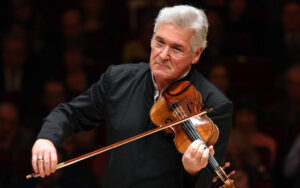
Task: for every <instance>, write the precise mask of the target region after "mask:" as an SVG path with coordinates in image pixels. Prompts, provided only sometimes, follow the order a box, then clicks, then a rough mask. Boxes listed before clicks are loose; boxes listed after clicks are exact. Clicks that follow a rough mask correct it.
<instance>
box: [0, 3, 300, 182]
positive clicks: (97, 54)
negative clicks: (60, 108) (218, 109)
mask: <svg viewBox="0 0 300 188" xmlns="http://www.w3.org/2000/svg"><path fill="white" fill-rule="evenodd" d="M128 2H129V0H127V1H124V2H123V1H122V2H121V1H120V2H117V3H118V4H119V5H120V6H115V5H116V2H115V1H107V0H72V1H71V0H67V1H63V2H62V1H58V0H52V1H37V0H11V1H1V2H0V23H1V24H0V42H1V44H2V45H1V49H0V50H1V57H0V97H1V101H4V102H2V103H0V140H1V142H0V156H1V161H3V163H2V164H3V165H2V166H1V178H0V180H1V182H0V187H1V186H2V187H9V186H11V187H55V186H61V187H68V186H69V187H76V186H77V187H78V186H84V185H88V186H90V187H95V186H96V187H99V186H100V185H101V183H102V182H101V181H102V177H103V174H104V160H105V155H100V156H98V157H95V158H93V159H91V160H87V161H86V162H82V163H81V164H78V165H77V166H75V167H74V168H72V167H70V168H69V169H66V170H62V171H60V172H59V171H58V172H57V174H55V175H54V176H53V177H49V178H46V179H38V180H33V181H27V182H25V181H24V176H25V175H26V174H28V173H30V172H31V171H32V170H31V168H30V148H31V146H32V145H31V144H32V143H31V139H32V136H34V135H36V134H37V133H38V131H39V129H40V126H41V124H42V121H43V118H45V117H46V116H47V115H48V113H49V111H50V110H51V109H53V107H55V106H56V105H57V104H59V103H60V102H64V101H67V100H69V99H70V98H72V97H74V96H76V95H78V94H79V93H81V92H83V91H84V90H86V89H87V88H88V87H89V86H90V84H91V83H93V82H95V81H97V80H98V79H99V77H100V75H101V73H102V72H103V71H104V70H105V69H106V68H107V67H108V66H109V65H111V64H120V63H136V62H139V61H146V62H147V61H148V57H147V56H148V55H149V51H150V48H149V43H150V39H151V32H152V30H153V23H152V22H153V20H152V19H151V15H155V14H156V13H157V12H155V11H156V10H157V9H156V8H155V7H154V5H155V6H156V5H157V4H159V5H162V4H164V5H168V4H170V5H173V4H175V3H176V4H180V3H189V4H192V5H195V6H198V7H200V8H203V9H204V10H205V11H206V13H207V17H208V20H209V25H210V27H209V32H208V45H207V49H205V50H204V52H203V54H202V56H203V58H201V61H200V62H199V63H197V64H196V67H197V69H198V70H199V71H201V72H203V74H204V75H205V76H207V78H208V79H209V80H210V81H211V82H212V83H213V84H214V85H216V86H217V87H218V88H219V89H220V90H222V91H223V92H224V93H225V94H226V95H227V96H228V97H229V98H230V99H231V100H232V101H233V103H234V104H236V106H237V108H236V113H235V125H234V126H233V132H232V134H231V137H230V141H229V145H228V153H227V154H226V159H227V160H228V161H230V162H231V163H232V168H233V169H235V170H236V171H237V172H236V174H235V175H234V176H233V179H234V180H235V182H236V186H237V187H254V188H258V187H272V186H275V187H283V186H289V187H292V186H299V184H297V183H298V182H299V181H296V180H298V179H299V178H298V177H297V175H298V174H299V172H298V171H299V169H296V168H295V169H293V168H291V167H290V166H291V165H292V164H296V163H292V162H293V159H292V156H293V154H294V153H296V152H295V150H297V145H299V144H298V142H299V141H298V140H297V139H296V138H298V137H299V136H298V135H299V132H300V126H299V125H300V123H299V117H300V114H299V109H300V107H299V104H300V103H299V99H300V94H299V85H300V80H299V79H300V77H299V75H300V68H299V67H300V66H299V62H300V60H299V54H300V51H299V49H300V39H299V38H300V36H299V33H300V5H299V1H295V0H291V1H258V0H255V1H249V0H228V1H226V0H201V1H198V0H189V1H185V0H181V1H180V0H171V1H155V2H151V1H149V2H148V4H145V5H144V8H143V9H141V11H140V12H138V13H137V14H136V17H134V16H133V17H132V15H134V14H132V12H130V11H131V10H127V8H124V7H127V6H126V3H128ZM132 2H133V4H134V2H137V3H138V2H139V1H131V3H132ZM160 3H161V4H160ZM137 6H138V5H137ZM119 7H121V8H119ZM279 9H280V10H281V12H279V11H278V10H279ZM141 15H142V16H141ZM271 15H272V16H273V17H268V16H271ZM149 18H150V19H149ZM275 18H277V19H275ZM129 19H135V20H136V21H137V25H139V28H137V31H136V32H137V33H134V34H133V33H132V30H130V29H129V28H130V27H129V25H130V24H129V23H131V22H130V20H129ZM145 20H147V21H145ZM274 21H275V22H274ZM271 26H272V27H271ZM233 60H234V61H233ZM266 60H267V61H266ZM268 61H269V62H271V63H268ZM226 62H227V63H226ZM228 62H230V63H228ZM274 62H276V63H277V64H274ZM273 70H277V72H276V73H277V75H273V73H272V71H273ZM283 70H284V74H283V76H282V75H281V74H282V72H283ZM246 72H250V73H246ZM49 77H50V78H52V77H54V78H55V79H49ZM280 78H282V79H283V82H282V83H283V87H282V91H281V90H280V91H279V90H278V88H277V87H276V85H274V84H273V83H277V82H276V81H278V80H279V81H280ZM259 92H261V93H259ZM244 96H255V97H257V98H256V99H257V100H256V102H257V103H258V104H259V102H262V103H264V105H265V106H261V107H259V106H258V105H257V106H254V107H251V108H249V107H248V106H247V107H241V108H240V107H239V104H238V103H239V100H238V99H239V98H240V97H244ZM266 96H270V97H269V98H268V99H267V100H268V102H266V101H265V100H266V99H265V98H266ZM277 96H279V97H277ZM264 97H265V98H264ZM8 101H13V103H14V104H12V103H10V102H8ZM270 104H271V105H270ZM264 107H266V108H265V109H263V108H264ZM260 110H264V111H265V113H264V116H259V115H258V114H257V112H258V111H260ZM20 115H22V117H20ZM100 127H101V129H99V130H97V132H87V133H85V134H82V135H77V136H76V137H72V138H70V139H74V140H76V142H74V143H76V145H74V144H73V145H72V144H70V143H69V142H68V140H66V141H65V142H64V144H63V146H62V150H60V151H59V153H60V156H61V158H62V159H61V160H64V159H70V158H71V157H74V156H76V155H77V154H79V153H80V154H82V153H84V152H87V151H90V150H92V148H94V147H97V146H98V144H100V145H104V143H105V141H104V139H105V130H104V128H103V127H102V126H99V128H100ZM297 136H298V137H297ZM274 139H275V140H276V142H275V141H274ZM17 141H18V142H17ZM295 162H297V160H296V161H295ZM296 166H297V165H292V167H296ZM97 167H99V168H97ZM25 171H26V172H25ZM80 171H84V172H83V173H84V177H82V178H80V177H79V176H80V174H81V175H82V174H83V173H82V172H80ZM72 174H74V177H75V178H74V177H73V176H72ZM270 176H271V177H270ZM95 178H96V179H95ZM297 178H298V179H297ZM71 179H73V180H74V179H76V181H75V184H74V182H73V184H72V183H71V182H70V180H71ZM77 180H78V181H77ZM271 180H272V182H270V181H271ZM87 182H89V183H87ZM289 182H295V185H292V183H291V184H290V183H289Z"/></svg>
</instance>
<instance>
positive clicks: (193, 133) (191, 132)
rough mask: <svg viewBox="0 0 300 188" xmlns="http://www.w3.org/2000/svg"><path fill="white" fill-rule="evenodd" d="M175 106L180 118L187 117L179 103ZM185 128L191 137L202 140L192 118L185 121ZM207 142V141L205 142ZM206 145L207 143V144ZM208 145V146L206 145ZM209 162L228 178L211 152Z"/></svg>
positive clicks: (215, 169)
mask: <svg viewBox="0 0 300 188" xmlns="http://www.w3.org/2000/svg"><path fill="white" fill-rule="evenodd" d="M174 106H175V108H174V107H173V106H172V107H171V108H172V110H173V111H174V112H175V114H176V116H177V117H178V118H184V117H186V116H187V115H186V114H185V113H184V111H183V110H179V108H180V107H179V106H178V103H175V104H174ZM182 124H183V126H182V127H183V128H184V130H185V131H186V132H187V134H188V135H189V136H190V137H192V138H191V139H193V141H194V140H197V139H200V140H201V141H202V142H204V141H203V139H202V138H201V136H200V135H199V133H198V131H197V130H196V128H195V127H194V126H193V123H192V122H191V120H187V121H186V122H183V123H182ZM204 144H205V142H204ZM205 146H206V144H205ZM206 147H207V146H206ZM208 160H209V162H210V164H211V167H212V168H213V169H214V171H215V172H216V173H217V175H219V176H220V175H221V176H222V177H220V178H221V179H222V180H223V181H224V180H226V179H227V177H226V175H225V174H224V173H223V171H222V170H221V167H220V165H219V164H218V162H217V161H216V159H215V158H214V157H213V156H212V154H211V153H209V159H208Z"/></svg>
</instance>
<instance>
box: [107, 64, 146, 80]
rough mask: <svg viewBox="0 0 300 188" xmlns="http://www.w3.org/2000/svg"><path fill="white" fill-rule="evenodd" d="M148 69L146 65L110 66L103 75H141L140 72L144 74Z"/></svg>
mask: <svg viewBox="0 0 300 188" xmlns="http://www.w3.org/2000/svg"><path fill="white" fill-rule="evenodd" d="M148 69H149V64H148V63H144V62H141V63H132V64H120V65H111V66H110V67H109V68H108V69H107V70H106V72H105V74H109V75H110V76H116V75H117V76H118V77H122V76H125V77H126V76H135V75H137V74H141V72H145V71H147V70H148Z"/></svg>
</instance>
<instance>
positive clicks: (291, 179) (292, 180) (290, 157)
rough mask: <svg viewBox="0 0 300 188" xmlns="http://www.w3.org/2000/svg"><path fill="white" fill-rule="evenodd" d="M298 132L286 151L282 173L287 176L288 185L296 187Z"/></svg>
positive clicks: (299, 180)
mask: <svg viewBox="0 0 300 188" xmlns="http://www.w3.org/2000/svg"><path fill="white" fill-rule="evenodd" d="M299 153H300V133H298V136H297V138H296V139H295V141H294V143H293V144H292V146H291V149H290V150H289V152H288V153H287V156H286V158H285V161H284V166H283V173H284V176H285V178H287V181H286V182H287V183H288V185H289V187H292V188H296V187H299V186H300V157H299Z"/></svg>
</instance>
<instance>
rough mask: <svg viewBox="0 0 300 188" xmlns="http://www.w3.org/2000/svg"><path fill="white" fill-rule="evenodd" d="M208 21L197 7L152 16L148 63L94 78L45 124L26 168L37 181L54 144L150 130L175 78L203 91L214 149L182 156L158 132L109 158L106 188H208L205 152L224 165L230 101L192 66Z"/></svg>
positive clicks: (197, 146) (196, 147) (196, 146)
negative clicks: (99, 131) (155, 108)
mask: <svg viewBox="0 0 300 188" xmlns="http://www.w3.org/2000/svg"><path fill="white" fill-rule="evenodd" d="M207 31H208V23H207V19H206V16H205V14H204V12H203V11H202V10H199V9H196V8H194V7H191V6H186V5H180V6H174V7H167V8H163V9H162V10H161V11H160V13H159V15H158V17H157V18H156V22H155V27H154V34H153V37H152V40H151V49H152V50H151V56H150V65H149V64H148V63H139V64H124V65H117V66H111V67H109V68H108V70H107V71H106V72H105V73H104V74H102V76H101V78H100V80H99V81H98V82H97V83H95V84H93V85H92V86H91V87H90V88H89V89H88V90H87V91H86V92H84V93H83V94H81V95H80V96H78V97H76V98H74V99H72V100H71V101H70V102H68V103H63V104H60V105H59V106H58V107H57V108H55V109H54V110H53V111H52V112H51V113H50V114H49V116H48V117H47V118H46V119H45V122H44V124H43V127H42V129H41V132H40V133H39V135H38V140H37V141H36V142H35V144H34V146H33V149H32V166H33V169H34V171H35V172H36V173H39V174H40V175H41V176H42V177H44V176H46V175H49V174H51V173H53V172H54V171H55V168H56V165H57V155H56V149H55V146H58V145H59V144H61V142H62V141H63V139H65V138H66V137H68V136H70V135H72V134H74V133H77V132H80V131H84V130H89V129H91V128H94V127H95V126H97V125H98V124H99V122H105V124H106V142H107V144H112V143H115V142H117V141H120V140H123V139H126V138H129V137H132V136H135V135H137V134H139V133H142V132H145V131H147V130H150V129H153V128H155V125H154V124H153V123H152V122H151V120H150V117H149V111H150V109H151V107H152V105H153V104H154V103H155V101H156V100H157V99H158V98H159V97H161V96H162V94H163V92H164V90H165V89H166V88H167V87H168V86H169V85H170V84H171V83H173V82H174V81H177V80H188V81H190V82H191V83H192V84H193V85H194V86H195V88H196V89H197V90H198V91H199V92H200V93H201V94H202V99H203V104H204V107H203V108H205V109H206V108H214V111H212V112H211V113H209V117H210V118H211V119H212V120H213V121H214V122H215V124H217V125H218V128H219V130H220V136H219V139H218V141H217V143H216V144H215V146H214V148H212V147H211V146H210V147H209V148H206V147H205V146H204V144H203V143H202V142H201V141H199V140H196V141H194V142H193V143H192V144H191V145H190V146H189V147H188V149H187V150H186V152H185V153H184V154H183V155H181V154H180V153H179V152H178V151H177V150H176V148H175V146H174V143H173V142H172V137H171V136H168V135H165V134H164V133H162V132H160V133H156V134H153V135H151V136H148V137H145V138H143V139H140V140H138V141H135V142H132V143H129V144H126V145H123V146H122V147H119V148H117V149H114V150H111V151H109V152H108V153H107V160H106V169H105V178H104V187H143V188H147V187H151V188H153V187H155V188H157V187H172V188H175V187H184V188H186V187H208V186H210V185H211V177H212V176H213V175H212V173H211V172H210V171H209V170H208V169H207V168H205V167H206V165H207V163H208V155H209V152H211V153H214V152H215V157H216V159H217V160H218V161H219V162H220V161H221V160H222V157H223V154H224V151H225V148H226V144H227V140H228V137H229V131H230V128H231V115H232V104H231V102H230V101H229V100H228V99H227V98H226V97H225V96H224V95H223V94H222V93H221V92H220V91H219V90H218V89H216V88H215V87H214V86H213V85H212V84H211V83H209V82H208V81H207V80H206V79H205V78H204V77H203V76H202V75H201V74H200V73H199V72H197V70H195V68H194V67H193V66H192V65H193V64H196V63H197V62H198V60H199V58H200V55H201V53H202V52H203V50H204V48H205V46H206V35H207Z"/></svg>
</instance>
